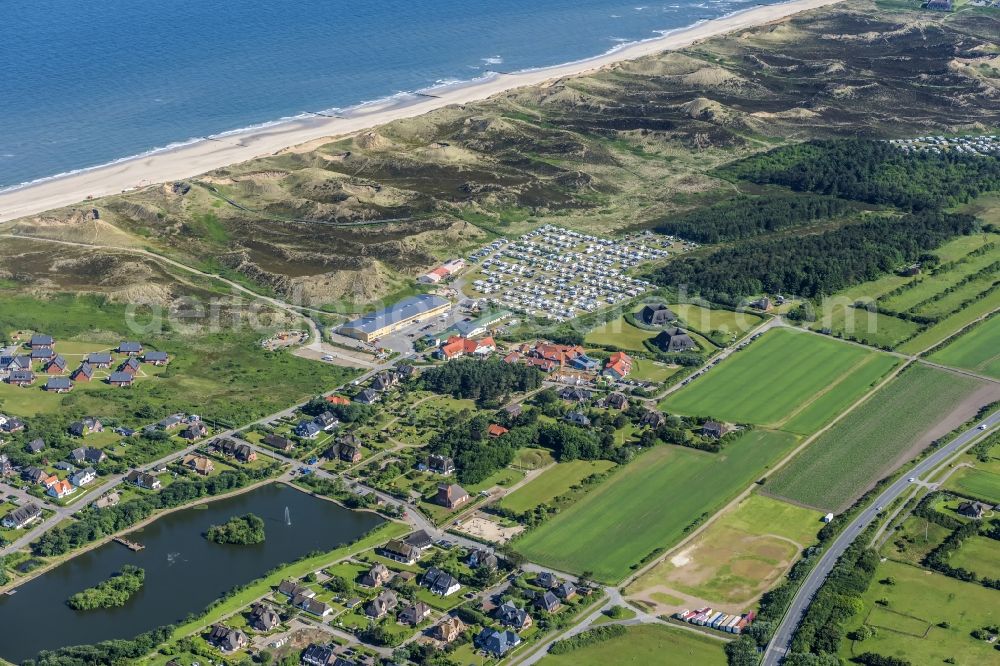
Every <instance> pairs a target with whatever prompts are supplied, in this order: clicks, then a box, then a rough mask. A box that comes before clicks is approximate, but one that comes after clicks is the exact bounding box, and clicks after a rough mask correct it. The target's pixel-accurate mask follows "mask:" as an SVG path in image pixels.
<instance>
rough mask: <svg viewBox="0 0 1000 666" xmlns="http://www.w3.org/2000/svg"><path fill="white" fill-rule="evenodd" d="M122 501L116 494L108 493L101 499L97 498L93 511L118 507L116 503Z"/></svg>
mask: <svg viewBox="0 0 1000 666" xmlns="http://www.w3.org/2000/svg"><path fill="white" fill-rule="evenodd" d="M121 501H122V496H121V495H119V494H118V493H108V494H107V495H104V496H103V497H99V498H97V500H95V501H94V508H95V509H107V508H108V507H112V506H118V503H119V502H121Z"/></svg>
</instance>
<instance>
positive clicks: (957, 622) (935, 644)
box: [840, 560, 1000, 665]
mask: <svg viewBox="0 0 1000 666" xmlns="http://www.w3.org/2000/svg"><path fill="white" fill-rule="evenodd" d="M888 577H891V578H893V579H894V580H895V582H896V584H895V585H883V584H881V583H879V582H877V581H879V580H884V579H886V578H888ZM863 599H864V609H863V610H862V612H860V613H857V614H855V616H854V617H853V618H852V619H851V620H849V621H848V623H847V625H846V629H847V631H848V632H850V631H852V630H854V629H856V628H858V627H859V626H861V624H862V623H864V622H865V621H866V619H869V613H872V612H873V611H874V614H873V615H871V616H870V620H869V621H870V622H871V623H872V624H876V625H878V626H880V627H884V628H882V629H879V630H878V633H877V635H876V636H875V637H874V638H870V639H868V640H866V641H864V642H861V643H852V642H851V641H850V640H848V639H844V641H843V642H842V644H841V650H840V656H841V657H842V658H844V659H848V658H850V657H851V656H852V655H857V654H861V653H862V652H875V653H877V654H881V655H886V656H891V657H897V658H899V659H905V660H907V661H909V662H910V663H912V664H914V665H916V664H921V665H923V664H942V663H944V661H945V659H949V658H952V659H954V660H955V661H954V662H951V663H958V664H993V663H996V662H997V651H996V649H995V648H994V646H993V645H992V644H990V643H987V642H986V641H978V640H975V639H973V638H972V637H971V636H970V635H969V634H970V633H971V632H972V631H973V630H974V629H980V628H982V627H983V626H986V625H991V624H997V623H1000V592H998V591H996V590H990V589H987V588H984V587H982V586H980V585H976V584H974V583H963V582H961V581H958V580H955V579H954V578H948V577H947V576H942V575H940V574H937V573H932V572H929V571H926V570H924V569H920V568H918V567H914V566H910V565H908V564H901V563H898V562H893V561H891V560H890V561H887V562H883V563H881V564H880V565H879V567H878V571H877V572H876V573H875V580H874V582H872V585H871V587H870V588H869V589H868V591H867V592H865V594H864V596H863ZM877 599H884V600H886V601H887V602H888V606H887V607H885V608H884V609H881V610H878V611H875V609H876V608H878V606H876V604H875V601H876V600H877ZM886 611H891V612H886ZM939 622H947V623H948V625H949V626H948V627H947V628H943V627H939V626H937V625H938V623H939ZM928 626H929V629H927V627H928ZM923 630H926V631H927V634H926V636H924V637H923V638H919V637H917V636H914V635H912V634H915V633H916V634H917V635H918V636H919V635H920V633H922V631H923ZM903 632H905V633H903ZM845 633H846V632H845Z"/></svg>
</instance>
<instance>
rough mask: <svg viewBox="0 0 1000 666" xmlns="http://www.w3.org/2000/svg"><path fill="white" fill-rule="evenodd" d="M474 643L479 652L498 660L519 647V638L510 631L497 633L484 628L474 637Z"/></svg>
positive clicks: (494, 630)
mask: <svg viewBox="0 0 1000 666" xmlns="http://www.w3.org/2000/svg"><path fill="white" fill-rule="evenodd" d="M474 642H475V645H476V647H478V648H479V649H480V650H483V651H484V652H489V653H490V654H492V655H493V656H494V657H498V658H499V657H502V656H504V655H505V654H507V653H508V652H510V651H511V650H513V649H514V648H515V647H517V646H518V645H520V644H521V638H520V636H518V635H517V634H515V633H514V632H513V631H510V630H506V631H497V630H496V629H489V628H486V629H483V630H482V631H481V632H479V634H478V635H476V639H475V641H474Z"/></svg>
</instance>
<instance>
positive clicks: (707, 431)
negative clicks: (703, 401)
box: [701, 421, 729, 439]
mask: <svg viewBox="0 0 1000 666" xmlns="http://www.w3.org/2000/svg"><path fill="white" fill-rule="evenodd" d="M728 431H729V430H728V428H726V426H725V425H724V424H722V423H719V422H718V421H705V423H704V424H703V425H702V426H701V434H702V435H704V436H705V437H711V438H713V439H720V438H721V437H722V436H723V435H725V434H726V433H727V432H728Z"/></svg>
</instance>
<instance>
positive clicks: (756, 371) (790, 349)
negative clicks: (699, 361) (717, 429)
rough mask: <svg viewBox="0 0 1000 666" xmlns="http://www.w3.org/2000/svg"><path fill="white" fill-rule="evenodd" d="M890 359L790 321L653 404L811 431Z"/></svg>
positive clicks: (891, 360)
mask: <svg viewBox="0 0 1000 666" xmlns="http://www.w3.org/2000/svg"><path fill="white" fill-rule="evenodd" d="M896 363H897V359H895V358H893V357H890V356H888V355H885V354H880V353H878V352H874V351H869V350H866V349H863V348H861V347H858V346H855V345H848V344H845V343H843V342H840V341H837V340H832V339H829V338H825V337H822V336H819V335H813V334H810V333H803V332H800V331H794V330H791V329H776V330H772V331H769V332H768V333H767V334H765V335H764V336H763V337H761V338H760V339H759V340H757V341H755V342H752V343H751V344H750V345H749V346H748V347H747V348H746V349H744V350H743V351H740V352H738V353H736V354H733V355H732V356H730V357H729V358H728V359H726V360H725V361H724V362H722V363H721V364H720V365H719V366H717V367H716V368H714V369H713V370H712V371H711V372H710V373H708V374H707V375H706V376H704V377H699V378H698V379H696V380H695V381H693V382H692V383H691V384H690V385H689V386H688V387H687V388H685V389H683V390H681V391H678V392H677V393H674V394H673V395H671V396H669V397H668V398H667V399H666V400H665V401H663V402H662V403H661V404H660V407H661V408H662V409H664V410H665V411H667V412H675V413H679V414H689V415H695V416H698V415H701V416H712V417H713V418H716V419H721V420H723V421H727V422H731V423H754V424H756V425H760V426H765V427H769V428H781V429H784V430H789V431H791V432H796V433H799V434H808V433H810V432H815V431H816V430H818V429H819V428H820V427H822V426H823V425H824V424H826V423H828V422H829V421H830V420H831V419H832V418H833V417H834V416H836V415H837V414H838V413H839V412H840V411H842V410H843V409H844V408H845V407H847V406H848V405H849V404H851V402H853V401H854V400H856V399H857V398H859V397H861V396H862V395H863V394H864V392H865V391H866V390H867V389H868V388H869V387H870V386H871V385H873V384H874V383H876V382H877V381H878V380H879V378H881V377H882V376H884V375H885V374H886V373H888V372H889V371H890V370H891V369H892V368H893V367H894V366H895V364H896Z"/></svg>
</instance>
